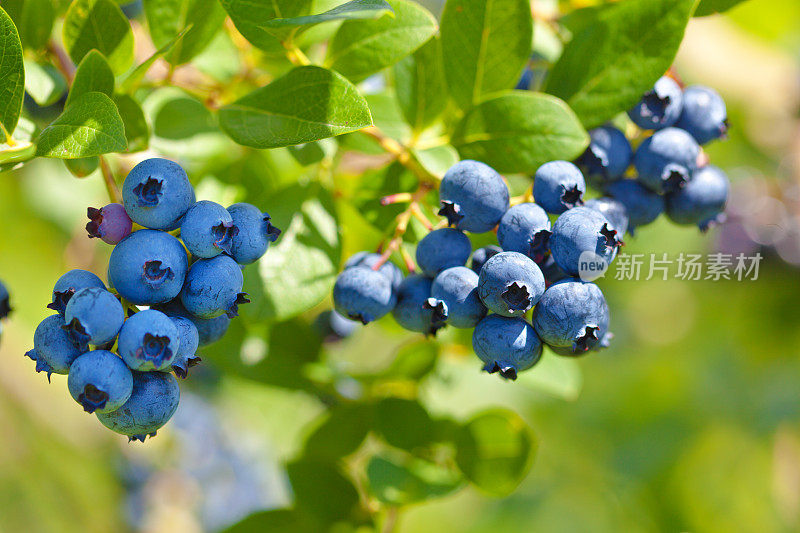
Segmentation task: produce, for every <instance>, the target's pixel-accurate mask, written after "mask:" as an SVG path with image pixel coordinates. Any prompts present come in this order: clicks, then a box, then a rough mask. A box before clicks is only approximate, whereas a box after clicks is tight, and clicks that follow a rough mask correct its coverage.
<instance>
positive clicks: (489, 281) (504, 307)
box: [478, 252, 544, 316]
mask: <svg viewBox="0 0 800 533" xmlns="http://www.w3.org/2000/svg"><path fill="white" fill-rule="evenodd" d="M542 293H544V276H543V275H542V271H541V270H540V269H539V267H538V266H537V265H536V263H534V262H533V260H532V259H531V258H530V257H528V256H527V255H522V254H520V253H517V252H502V253H499V254H497V255H495V256H494V257H492V258H491V259H489V260H488V261H486V264H485V265H483V268H482V269H481V273H480V276H479V278H478V295H479V296H480V298H481V300H482V301H483V304H484V305H485V306H486V307H488V308H489V310H490V311H494V312H495V313H498V314H500V315H503V316H522V315H524V314H525V313H526V312H527V311H528V310H529V309H530V308H531V307H533V306H534V305H536V302H538V301H539V298H541V296H542Z"/></svg>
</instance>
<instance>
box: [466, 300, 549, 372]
mask: <svg viewBox="0 0 800 533" xmlns="http://www.w3.org/2000/svg"><path fill="white" fill-rule="evenodd" d="M472 347H473V349H474V350H475V353H476V354H477V356H478V357H479V358H480V360H481V361H483V362H484V363H485V364H484V366H483V369H484V370H485V371H486V372H489V373H490V374H493V373H495V372H499V373H500V376H501V377H503V378H505V379H511V380H514V379H517V374H518V373H519V372H522V371H523V370H527V369H529V368H530V367H532V366H533V365H535V364H536V363H537V362H538V361H539V358H540V357H541V356H542V341H540V340H539V337H538V336H537V335H536V332H535V331H534V330H533V328H532V327H531V325H530V324H528V323H527V322H526V321H525V320H523V319H521V318H507V317H503V316H500V315H489V316H487V317H486V318H484V319H483V320H481V321H480V322H479V323H478V325H477V326H476V327H475V331H474V332H473V333H472Z"/></svg>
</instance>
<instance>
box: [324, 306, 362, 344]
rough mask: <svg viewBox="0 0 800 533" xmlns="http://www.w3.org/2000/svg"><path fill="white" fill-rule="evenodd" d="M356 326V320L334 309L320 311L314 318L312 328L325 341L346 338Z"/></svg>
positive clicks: (353, 331) (357, 324)
mask: <svg viewBox="0 0 800 533" xmlns="http://www.w3.org/2000/svg"><path fill="white" fill-rule="evenodd" d="M358 326H359V323H358V322H356V321H355V320H350V319H349V318H347V317H344V316H342V315H340V314H339V313H337V312H336V310H334V309H329V310H327V311H323V312H321V313H320V314H319V315H318V316H317V318H316V320H314V328H315V329H316V330H317V331H318V332H319V334H320V336H321V337H322V338H323V339H325V342H335V341H339V340H342V339H346V338H347V337H349V336H350V335H352V334H353V333H355V331H356V330H357V329H358Z"/></svg>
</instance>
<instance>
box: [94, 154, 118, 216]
mask: <svg viewBox="0 0 800 533" xmlns="http://www.w3.org/2000/svg"><path fill="white" fill-rule="evenodd" d="M99 158H100V170H101V172H102V173H103V181H104V182H105V184H106V191H107V192H108V198H109V199H110V200H111V201H112V202H116V203H118V204H121V203H122V194H121V193H120V192H119V187H118V186H117V182H116V181H114V174H113V173H112V172H111V167H110V166H109V165H108V162H107V161H106V158H105V157H103V156H102V155H101V156H99Z"/></svg>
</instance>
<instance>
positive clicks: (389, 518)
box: [383, 507, 399, 533]
mask: <svg viewBox="0 0 800 533" xmlns="http://www.w3.org/2000/svg"><path fill="white" fill-rule="evenodd" d="M398 514H399V513H398V512H397V507H389V509H388V510H387V511H386V521H385V522H384V523H383V533H392V532H393V531H394V528H395V527H396V526H397V518H398Z"/></svg>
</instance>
